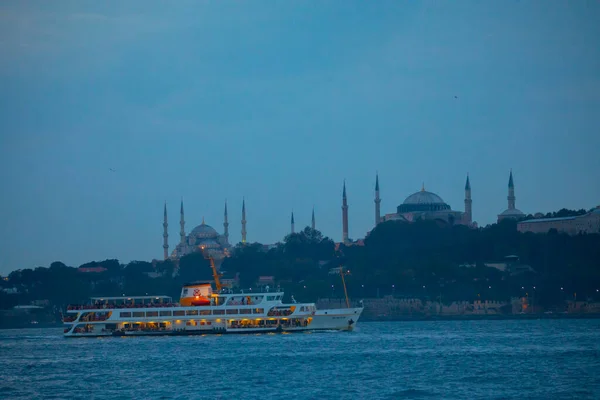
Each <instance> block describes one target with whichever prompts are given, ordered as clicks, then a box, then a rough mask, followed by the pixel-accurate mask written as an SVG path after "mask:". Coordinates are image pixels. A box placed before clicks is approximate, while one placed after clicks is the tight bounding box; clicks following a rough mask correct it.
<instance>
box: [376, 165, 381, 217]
mask: <svg viewBox="0 0 600 400" xmlns="http://www.w3.org/2000/svg"><path fill="white" fill-rule="evenodd" d="M380 204H381V198H380V197H379V174H378V173H377V174H375V226H377V225H378V224H379V223H380V222H381V206H380Z"/></svg>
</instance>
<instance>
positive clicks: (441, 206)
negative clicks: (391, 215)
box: [398, 188, 450, 214]
mask: <svg viewBox="0 0 600 400" xmlns="http://www.w3.org/2000/svg"><path fill="white" fill-rule="evenodd" d="M443 210H450V206H449V205H448V204H446V203H444V200H442V198H441V197H440V196H438V195H437V194H435V193H432V192H428V191H426V190H425V188H423V189H421V190H420V191H418V192H416V193H413V194H411V195H410V196H408V197H407V198H406V200H404V203H402V204H401V205H399V206H398V213H399V214H400V213H406V212H412V211H443Z"/></svg>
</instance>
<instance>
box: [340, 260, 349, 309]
mask: <svg viewBox="0 0 600 400" xmlns="http://www.w3.org/2000/svg"><path fill="white" fill-rule="evenodd" d="M348 272H349V271H348ZM340 275H341V276H342V285H343V286H344V296H346V306H347V307H348V308H350V300H348V291H347V290H346V280H345V279H344V275H345V273H344V266H341V267H340Z"/></svg>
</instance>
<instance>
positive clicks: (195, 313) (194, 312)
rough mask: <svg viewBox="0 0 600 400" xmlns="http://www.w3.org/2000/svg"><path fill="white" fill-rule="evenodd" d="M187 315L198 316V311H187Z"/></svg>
mask: <svg viewBox="0 0 600 400" xmlns="http://www.w3.org/2000/svg"><path fill="white" fill-rule="evenodd" d="M186 315H198V310H187V311H186Z"/></svg>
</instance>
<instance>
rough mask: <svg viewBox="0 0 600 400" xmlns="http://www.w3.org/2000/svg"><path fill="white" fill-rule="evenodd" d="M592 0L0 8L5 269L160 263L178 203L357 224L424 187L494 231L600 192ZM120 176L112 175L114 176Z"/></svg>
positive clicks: (254, 226) (333, 225) (598, 80)
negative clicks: (512, 216)
mask: <svg viewBox="0 0 600 400" xmlns="http://www.w3.org/2000/svg"><path fill="white" fill-rule="evenodd" d="M599 20H600V3H598V2H595V1H553V2H548V1H500V0H498V1H492V0H490V1H485V2H480V1H468V0H465V1H460V2H438V1H422V2H408V1H396V0H391V1H384V0H382V1H377V2H364V1H358V0H356V1H354V0H339V1H327V0H324V1H294V0H286V1H258V0H257V1H226V0H219V1H184V0H178V1H177V2H163V1H149V0H143V1H134V0H131V1H127V2H123V1H108V0H107V1H102V2H97V1H83V0H76V1H53V2H44V1H27V0H21V1H13V2H1V3H0V54H2V56H1V57H0V89H1V90H0V185H1V186H0V187H1V188H2V195H1V196H0V216H1V223H0V274H7V273H9V272H10V271H12V270H15V269H20V268H33V267H35V266H49V265H50V263H51V262H53V261H57V260H60V261H62V262H64V263H66V264H67V265H71V266H78V265H80V264H82V263H85V262H88V261H92V260H104V259H107V258H117V259H119V260H120V261H121V262H123V263H126V262H129V261H130V260H151V259H153V258H157V259H160V258H162V229H163V228H162V222H163V221H162V217H163V205H164V203H165V201H166V203H167V209H168V212H169V235H170V236H169V241H170V245H171V247H170V250H172V249H173V248H174V245H175V244H176V243H177V240H178V232H179V202H180V200H181V199H182V198H183V199H184V204H185V212H186V214H185V216H186V231H188V232H189V230H191V229H192V228H193V227H194V226H196V225H199V224H200V223H201V222H202V218H205V221H206V223H207V224H210V225H212V226H214V227H215V228H216V229H217V230H218V231H219V232H222V231H223V225H222V223H223V206H224V203H225V201H226V200H227V203H228V207H229V222H230V227H229V229H230V241H232V242H233V243H237V242H239V241H240V239H241V233H240V231H241V224H240V219H241V203H242V198H245V200H246V209H247V221H248V222H247V230H248V241H250V242H254V241H258V242H261V243H275V242H277V241H280V240H282V238H283V237H284V236H285V235H286V234H287V233H289V230H290V225H289V222H290V213H291V212H292V210H293V212H294V215H295V220H296V229H299V228H301V227H303V226H306V225H309V224H310V216H311V211H312V208H313V206H314V208H315V215H316V224H317V229H319V230H321V231H322V232H323V233H324V234H325V235H327V236H329V237H331V238H332V239H334V240H335V241H340V240H341V235H342V228H341V193H342V184H343V181H344V179H345V180H346V184H347V191H348V203H349V230H350V237H351V238H354V239H358V238H362V237H364V236H365V234H366V232H368V231H369V230H370V229H372V227H373V224H374V203H373V196H374V186H375V174H376V172H378V173H379V179H380V185H381V197H382V203H381V207H382V213H392V212H394V211H395V209H396V207H397V206H398V205H399V204H401V203H402V202H403V201H404V199H405V198H406V197H407V196H409V195H410V194H412V193H413V192H416V191H418V190H420V188H421V185H422V183H424V184H425V188H426V189H427V190H429V191H432V192H435V193H437V194H438V195H440V196H441V197H442V198H443V199H444V201H446V202H447V203H448V204H449V205H450V206H451V207H452V208H453V209H457V210H463V207H464V202H463V200H464V184H465V178H466V176H467V174H469V176H470V180H471V186H472V196H473V218H474V220H475V221H477V222H478V223H479V225H486V224H490V223H493V222H495V220H496V216H497V214H499V213H500V212H502V211H503V210H504V209H506V207H507V200H506V196H507V184H508V174H509V171H510V170H511V168H512V170H513V173H514V180H515V186H516V188H515V191H516V198H517V201H516V204H517V208H519V209H521V210H522V211H523V212H525V213H535V212H549V211H556V210H558V209H561V208H571V209H580V208H586V209H589V208H592V207H595V206H598V205H600V184H599V182H600V157H598V154H599V153H598V151H599V150H598V149H600V134H599V132H600V112H599V111H600V72H599V71H600V24H598V23H597V21H599ZM111 169H112V170H111Z"/></svg>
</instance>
